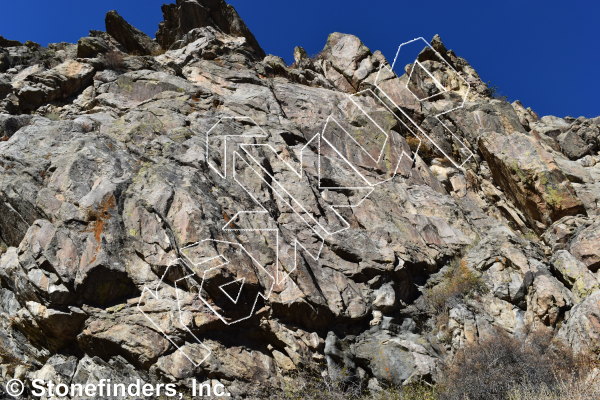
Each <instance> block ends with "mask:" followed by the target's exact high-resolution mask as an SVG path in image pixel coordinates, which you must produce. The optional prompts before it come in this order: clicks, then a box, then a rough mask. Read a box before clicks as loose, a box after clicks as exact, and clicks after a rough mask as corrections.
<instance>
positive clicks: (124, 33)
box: [105, 10, 159, 56]
mask: <svg viewBox="0 0 600 400" xmlns="http://www.w3.org/2000/svg"><path fill="white" fill-rule="evenodd" d="M105 24H106V32H108V34H109V35H111V36H112V37H113V38H115V40H116V41H117V42H119V43H120V44H121V45H123V47H124V48H125V49H126V50H127V52H129V53H131V54H135V55H140V56H143V55H150V54H153V53H155V52H156V51H158V49H159V46H158V45H157V44H156V42H154V40H152V39H151V38H150V37H149V36H148V35H146V34H145V33H144V32H142V31H140V30H139V29H137V28H135V27H133V26H131V25H130V24H129V23H128V22H127V21H125V19H124V18H123V17H121V16H120V15H119V13H117V12H116V11H114V10H112V11H109V12H107V13H106V18H105Z"/></svg>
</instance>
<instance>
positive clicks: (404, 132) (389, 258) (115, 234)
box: [0, 0, 600, 398]
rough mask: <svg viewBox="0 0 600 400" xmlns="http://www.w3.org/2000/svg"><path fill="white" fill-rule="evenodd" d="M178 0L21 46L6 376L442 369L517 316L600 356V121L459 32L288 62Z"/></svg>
mask: <svg viewBox="0 0 600 400" xmlns="http://www.w3.org/2000/svg"><path fill="white" fill-rule="evenodd" d="M163 13H164V16H165V20H164V22H163V23H161V25H160V27H159V30H158V32H157V39H156V40H154V39H151V38H149V37H148V36H146V35H145V34H143V33H142V32H140V31H138V30H137V29H135V28H134V27H132V26H131V25H129V24H128V23H127V22H126V21H125V20H124V19H123V18H121V17H120V16H119V15H118V14H117V13H116V12H109V13H108V14H107V18H106V26H107V32H99V31H93V32H91V33H90V36H89V37H85V38H82V39H80V40H79V42H78V43H77V44H68V43H59V44H53V45H50V46H49V47H48V48H43V47H40V46H38V45H36V44H35V43H30V42H28V43H25V44H21V43H18V42H14V41H9V40H5V39H2V40H0V46H2V47H0V137H2V139H1V140H2V141H1V142H0V245H1V250H0V254H1V258H0V326H1V329H0V364H1V365H0V380H2V381H6V380H9V379H11V378H12V377H17V378H24V379H35V378H36V377H41V378H43V379H53V380H55V381H57V382H66V383H86V382H94V381H98V380H99V379H102V378H111V379H113V380H115V381H116V380H121V381H122V380H126V381H127V380H134V379H136V378H138V377H139V378H141V379H143V380H145V381H149V382H158V381H163V382H177V384H178V385H180V387H181V388H186V387H189V385H190V378H196V379H198V380H200V381H211V382H213V383H214V382H215V381H219V382H221V383H223V384H224V385H225V386H226V387H227V390H229V392H230V393H232V394H233V395H234V396H235V397H246V396H247V397H254V398H264V397H266V396H268V393H269V392H270V391H274V392H276V391H278V390H280V389H281V388H282V387H284V386H285V385H286V384H289V380H290V379H292V378H291V377H293V376H295V374H296V373H297V372H298V371H305V370H307V369H310V368H316V369H318V370H320V371H324V373H326V374H327V375H328V376H329V377H331V378H332V379H333V378H335V379H339V380H356V381H362V382H364V383H365V384H368V385H369V387H371V388H377V387H379V386H383V385H386V384H403V383H407V382H412V381H415V380H419V379H426V380H435V379H436V377H437V374H438V370H439V366H440V363H441V362H443V361H444V360H449V359H451V358H452V356H453V354H454V353H455V352H456V351H457V350H458V349H460V348H461V347H462V346H464V345H465V344H467V343H472V342H476V341H477V340H479V339H480V338H484V337H486V336H489V335H493V334H494V332H495V330H496V329H501V330H504V331H506V332H508V333H509V334H511V335H515V336H519V335H521V334H523V333H524V332H525V331H527V330H531V329H542V328H543V329H549V330H552V331H554V332H555V334H556V335H557V336H558V337H560V338H561V339H563V340H564V341H565V342H566V343H568V345H569V346H570V347H572V348H573V349H575V350H576V351H586V352H590V351H591V352H598V351H600V322H599V321H600V297H599V296H600V272H598V271H599V270H600V246H599V245H598V244H599V243H600V154H599V153H598V151H599V150H600V119H599V118H595V119H585V118H577V119H574V118H557V117H552V116H546V117H542V118H539V117H538V116H537V115H536V114H535V113H534V112H533V111H532V110H531V109H526V108H524V106H522V105H521V104H520V103H519V102H515V103H513V104H509V103H507V102H506V101H504V100H501V99H495V98H492V97H491V92H490V90H489V89H488V88H487V87H486V85H485V84H484V83H482V82H481V80H480V79H479V77H478V75H477V73H476V72H475V71H474V70H473V68H472V67H471V66H470V65H469V64H468V63H467V61H465V60H464V59H462V58H460V57H458V56H457V55H455V54H454V52H452V51H450V50H447V49H446V47H445V46H444V44H442V42H441V40H440V39H439V37H435V38H434V39H433V40H432V42H431V45H430V46H428V45H426V44H425V43H423V44H422V45H421V48H422V49H423V51H421V52H420V53H419V55H418V58H417V60H416V61H417V62H415V63H414V64H413V65H409V66H407V67H406V72H407V73H404V69H403V68H399V67H398V66H397V65H394V66H391V65H389V63H388V61H386V59H385V58H384V57H383V55H382V54H381V53H379V52H375V53H372V52H371V51H370V50H369V49H368V48H366V47H365V46H364V45H363V44H362V43H361V42H360V40H359V39H358V38H356V37H354V36H351V35H344V34H339V33H334V34H332V35H330V37H329V38H328V40H327V43H326V45H325V47H324V49H323V51H322V52H321V53H320V54H319V55H318V56H316V57H314V58H309V57H307V56H306V53H305V52H304V51H303V50H302V49H301V48H297V49H296V51H295V63H294V64H293V65H291V66H288V65H286V64H285V62H284V61H283V60H282V59H281V58H279V57H275V56H271V55H268V56H265V54H264V52H263V50H262V49H261V48H260V46H259V44H258V43H257V41H256V39H255V38H254V36H253V35H252V34H251V33H250V31H249V30H248V29H247V27H246V26H245V24H244V23H243V22H242V21H241V19H240V18H239V16H238V15H237V13H236V12H235V10H234V9H233V8H232V7H231V6H229V5H227V4H225V3H224V2H223V1H221V0H214V1H212V0H211V1H209V0H181V1H179V0H178V1H177V3H176V4H173V5H166V6H164V7H163ZM400 39H402V38H399V40H400ZM417 67H418V68H421V69H418V68H417ZM425 72H427V73H425ZM457 281H458V284H457Z"/></svg>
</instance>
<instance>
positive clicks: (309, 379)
mask: <svg viewBox="0 0 600 400" xmlns="http://www.w3.org/2000/svg"><path fill="white" fill-rule="evenodd" d="M364 383H365V382H363V384H361V383H359V382H355V383H351V384H348V382H342V381H335V380H333V379H331V378H330V377H327V376H321V375H320V374H319V373H318V371H316V370H305V371H303V372H297V373H295V374H294V375H293V376H290V377H289V380H288V382H287V383H286V384H285V386H284V388H283V390H282V391H281V392H279V393H277V394H275V395H272V396H270V397H269V399H272V400H438V397H437V394H436V390H435V387H433V386H431V385H430V384H428V383H421V382H415V383H412V384H410V385H406V386H403V387H400V388H397V387H388V388H384V389H382V390H379V391H375V392H369V390H368V389H367V388H366V385H365V384H364Z"/></svg>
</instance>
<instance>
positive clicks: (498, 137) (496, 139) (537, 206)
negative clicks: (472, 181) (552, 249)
mask: <svg viewBox="0 0 600 400" xmlns="http://www.w3.org/2000/svg"><path fill="white" fill-rule="evenodd" d="M479 150H480V151H481V153H482V155H483V157H484V159H485V160H486V161H487V162H488V164H489V165H490V169H491V172H492V176H493V178H494V181H495V182H496V184H497V185H498V186H500V187H501V188H502V189H503V190H504V191H505V193H506V194H507V196H508V197H509V198H510V199H511V200H512V201H513V202H514V203H515V204H516V205H517V206H518V207H519V208H520V209H521V211H523V213H524V214H525V216H526V217H527V218H528V220H529V221H530V223H531V224H532V227H533V228H534V229H536V230H537V231H543V230H544V229H545V228H546V227H547V226H549V225H550V224H552V222H554V221H557V220H559V219H560V218H562V217H564V216H567V215H577V214H584V215H585V214H586V210H585V208H584V206H583V203H582V202H581V200H580V199H579V198H578V197H577V195H576V193H575V190H574V189H573V187H572V186H571V183H570V182H569V180H568V179H567V177H566V176H565V174H564V173H563V172H562V171H561V170H560V169H559V168H558V166H557V165H556V162H555V160H554V158H553V156H552V154H551V153H550V152H548V150H546V149H545V148H544V146H543V145H542V144H541V143H540V142H539V141H537V140H536V139H535V138H534V137H532V136H527V135H525V134H521V133H518V132H514V133H512V134H510V135H502V134H499V133H495V132H490V133H488V134H485V135H484V136H482V137H481V138H480V140H479Z"/></svg>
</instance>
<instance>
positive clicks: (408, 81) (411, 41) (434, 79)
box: [375, 37, 475, 170]
mask: <svg viewBox="0 0 600 400" xmlns="http://www.w3.org/2000/svg"><path fill="white" fill-rule="evenodd" d="M417 41H422V42H423V43H424V44H425V46H427V47H429V49H431V50H432V51H433V52H434V53H435V55H436V56H437V57H438V58H439V60H440V61H441V62H442V63H444V64H445V65H446V66H447V67H448V68H450V69H451V70H452V71H453V72H454V73H455V75H456V76H457V77H458V79H460V80H461V81H462V82H464V84H465V85H466V86H467V91H466V92H465V94H464V95H462V96H461V97H462V101H461V103H460V105H459V106H457V107H454V108H452V109H450V110H446V111H443V112H441V113H439V114H436V115H434V118H435V119H437V120H438V121H439V122H440V124H441V125H442V126H443V127H444V129H446V130H447V131H448V132H450V134H451V135H452V137H453V138H454V139H455V140H456V141H457V142H458V143H459V144H460V145H461V146H462V149H463V150H465V151H466V152H467V153H468V154H469V156H468V157H467V158H466V159H465V160H464V161H463V162H462V163H461V164H458V163H457V162H456V161H455V160H454V159H453V158H452V157H451V156H449V155H448V154H446V152H445V151H444V150H442V148H441V147H440V146H439V145H438V144H437V143H436V142H435V140H433V139H432V138H431V137H429V135H427V134H426V133H425V131H424V130H423V129H422V128H421V127H420V126H419V125H418V124H417V123H416V122H415V121H413V120H412V119H411V118H410V117H409V116H408V114H407V113H406V112H405V111H404V110H403V109H402V107H400V106H399V105H398V104H396V103H395V102H394V101H393V100H392V98H391V96H390V95H389V94H388V93H386V92H385V90H384V89H383V88H382V87H381V85H380V83H381V82H380V80H379V78H380V75H381V71H382V70H383V69H384V68H387V69H389V70H390V72H392V74H394V75H396V76H398V75H397V74H396V73H395V72H394V66H395V65H396V62H397V61H398V57H399V55H400V51H401V49H402V47H404V46H406V45H408V44H411V43H414V42H417ZM417 64H418V65H419V67H421V69H422V70H423V71H424V72H425V73H426V74H427V75H429V77H431V78H432V79H433V81H434V83H435V85H436V87H438V89H440V88H441V91H440V92H438V93H435V94H433V95H431V96H428V97H425V98H423V99H421V98H419V96H417V95H416V93H414V92H413V91H412V90H411V89H410V87H409V83H410V82H411V80H410V78H411V77H412V74H413V71H414V69H415V65H417ZM375 87H377V89H378V90H379V91H380V92H381V93H383V94H384V95H385V97H386V98H387V99H388V100H389V101H390V102H391V103H392V104H393V105H394V107H395V108H396V109H397V110H398V111H400V112H401V113H402V114H403V115H404V117H406V118H407V119H408V120H409V121H410V122H411V123H412V124H413V126H414V127H415V128H417V129H418V131H419V133H420V134H421V135H423V136H424V137H425V138H426V139H427V140H428V141H429V142H430V143H431V144H433V145H434V146H435V147H436V148H437V149H438V150H439V151H440V152H441V153H442V154H443V155H444V157H446V158H447V159H448V161H450V162H451V163H452V164H453V165H454V166H455V167H456V168H457V169H460V170H464V169H463V166H464V165H465V163H467V162H468V161H469V160H470V159H471V158H473V157H474V156H475V155H474V154H473V152H472V151H471V149H470V148H469V147H468V146H467V145H466V144H465V143H464V142H463V140H462V139H461V138H459V137H458V136H457V135H456V134H455V133H454V132H452V130H451V129H450V128H449V127H448V126H447V125H446V124H445V123H444V122H443V121H442V119H441V117H442V116H443V115H445V114H448V113H450V112H452V111H456V110H458V109H461V108H463V107H464V105H465V102H466V101H467V97H468V96H469V93H470V92H471V85H470V84H469V82H468V81H467V80H466V79H465V78H464V77H463V76H462V75H460V74H459V73H458V71H456V69H455V68H454V67H453V66H452V65H450V63H448V62H447V61H446V59H445V58H444V57H442V55H441V54H440V53H439V52H438V51H437V50H436V49H434V48H433V47H432V46H431V44H429V42H427V40H425V39H424V38H423V37H418V38H415V39H412V40H409V41H407V42H404V43H402V44H401V45H400V46H398V50H397V51H396V55H395V56H394V62H393V63H392V65H391V67H390V66H385V65H383V66H382V67H381V68H380V69H379V71H378V72H377V76H376V78H375ZM405 87H406V89H408V91H409V92H410V93H411V94H412V95H413V96H414V97H415V98H416V99H417V100H418V101H419V102H424V101H427V100H429V99H431V98H432V97H435V96H439V95H440V94H443V93H448V92H449V90H448V89H446V88H445V87H444V86H443V85H442V84H441V83H440V82H439V81H438V80H437V79H436V78H435V77H434V76H433V74H432V73H431V72H430V71H429V70H428V69H427V68H425V66H424V65H423V64H422V63H420V62H419V61H418V59H416V60H415V61H414V63H413V65H412V68H411V71H410V74H409V79H407V81H406V85H405ZM413 134H414V133H413Z"/></svg>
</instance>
